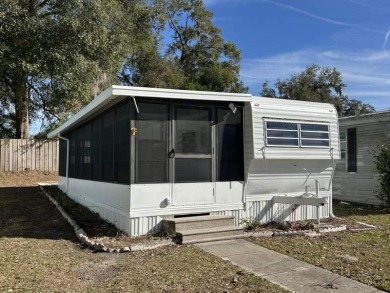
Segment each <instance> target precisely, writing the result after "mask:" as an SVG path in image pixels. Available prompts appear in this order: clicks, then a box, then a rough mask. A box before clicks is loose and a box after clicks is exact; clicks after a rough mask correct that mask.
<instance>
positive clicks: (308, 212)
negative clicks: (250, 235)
mask: <svg viewBox="0 0 390 293" xmlns="http://www.w3.org/2000/svg"><path fill="white" fill-rule="evenodd" d="M247 206H248V209H247V212H246V217H254V218H255V219H256V220H258V221H260V222H261V223H267V222H271V221H276V222H283V221H301V220H311V219H317V207H316V206H310V205H291V204H282V203H275V204H272V201H270V200H266V201H252V202H248V204H247ZM319 212H320V218H327V217H329V204H325V205H324V206H321V207H320V208H319Z"/></svg>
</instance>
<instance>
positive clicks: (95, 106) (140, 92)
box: [47, 85, 252, 138]
mask: <svg viewBox="0 0 390 293" xmlns="http://www.w3.org/2000/svg"><path fill="white" fill-rule="evenodd" d="M128 96H130V97H135V98H137V97H147V98H162V99H179V100H203V101H223V102H251V101H252V95H250V94H236V93H219V92H204V91H187V90H172V89H159V88H147V87H132V86H119V85H113V86H111V87H109V88H108V89H106V90H105V91H103V92H102V93H101V94H100V95H98V96H97V97H96V98H95V99H94V100H93V101H91V102H90V103H89V104H88V105H87V106H85V107H84V108H83V109H81V110H80V111H79V112H78V113H77V114H75V115H74V116H72V117H71V118H70V119H69V120H67V121H66V122H65V123H64V124H62V125H61V126H60V127H58V128H57V129H55V130H53V131H52V132H50V133H49V134H48V135H47V137H48V138H53V137H56V136H57V135H59V134H61V133H62V132H64V131H66V130H68V129H69V128H71V127H73V126H74V125H76V124H77V123H79V122H81V121H83V120H84V119H86V118H88V117H90V116H91V115H93V114H94V113H96V112H97V111H99V110H100V109H102V108H103V107H104V106H106V105H107V104H109V103H110V102H111V101H112V100H113V99H115V98H117V97H128Z"/></svg>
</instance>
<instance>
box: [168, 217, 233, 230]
mask: <svg viewBox="0 0 390 293" xmlns="http://www.w3.org/2000/svg"><path fill="white" fill-rule="evenodd" d="M226 226H234V217H233V216H224V215H210V216H195V217H183V218H175V219H169V220H163V230H164V231H166V232H168V233H169V234H174V233H175V232H177V231H179V230H180V231H185V230H195V229H206V228H217V227H226Z"/></svg>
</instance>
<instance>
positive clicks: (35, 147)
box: [0, 139, 58, 172]
mask: <svg viewBox="0 0 390 293" xmlns="http://www.w3.org/2000/svg"><path fill="white" fill-rule="evenodd" d="M23 170H39V171H48V172H56V171H58V140H47V139H0V172H4V171H23Z"/></svg>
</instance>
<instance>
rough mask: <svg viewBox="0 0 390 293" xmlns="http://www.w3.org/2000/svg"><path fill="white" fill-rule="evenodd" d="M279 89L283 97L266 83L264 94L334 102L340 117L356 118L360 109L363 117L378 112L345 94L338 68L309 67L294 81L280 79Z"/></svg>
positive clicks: (264, 95) (292, 79) (292, 78)
mask: <svg viewBox="0 0 390 293" xmlns="http://www.w3.org/2000/svg"><path fill="white" fill-rule="evenodd" d="M275 87H276V88H277V89H278V92H279V96H278V95H276V91H275V89H273V88H271V87H269V85H268V81H265V82H264V83H263V88H262V92H261V93H260V95H261V96H263V97H270V98H281V99H289V100H301V101H311V102H320V103H330V104H333V105H334V106H335V108H336V109H337V112H338V114H339V116H351V115H355V110H360V113H362V114H365V113H372V112H375V108H374V107H373V106H371V105H370V104H365V103H362V102H361V101H359V100H355V99H349V98H348V96H346V95H343V90H344V88H345V87H346V85H345V84H344V82H343V80H342V76H341V72H339V71H338V70H337V69H336V68H334V67H333V68H330V67H326V66H325V67H321V66H319V65H316V64H312V65H309V66H307V67H306V68H305V69H304V70H303V71H302V72H299V73H294V74H292V75H291V77H290V78H287V79H285V80H281V79H278V81H277V82H276V84H275Z"/></svg>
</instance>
